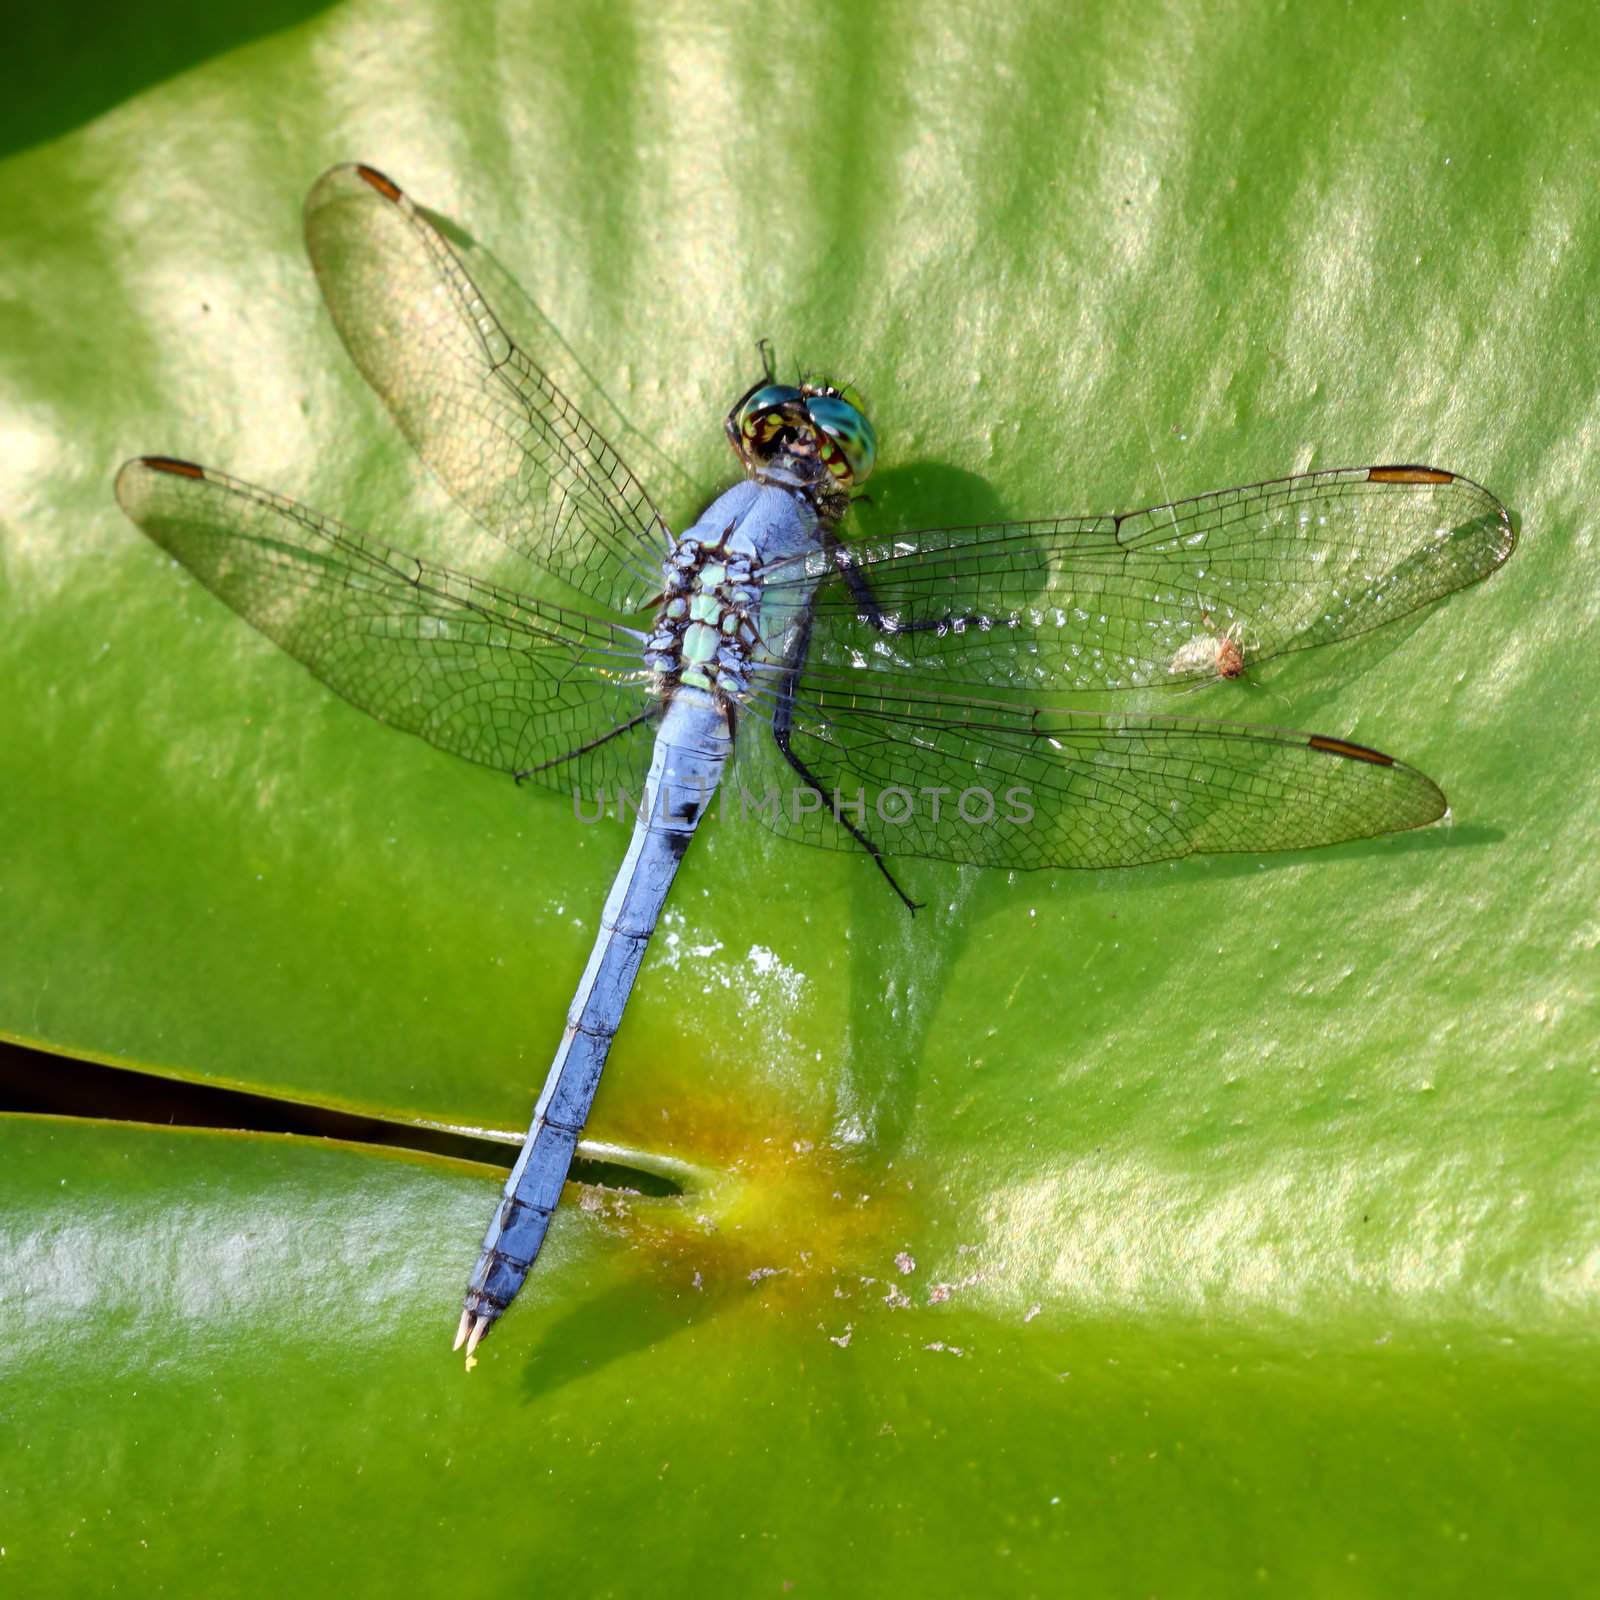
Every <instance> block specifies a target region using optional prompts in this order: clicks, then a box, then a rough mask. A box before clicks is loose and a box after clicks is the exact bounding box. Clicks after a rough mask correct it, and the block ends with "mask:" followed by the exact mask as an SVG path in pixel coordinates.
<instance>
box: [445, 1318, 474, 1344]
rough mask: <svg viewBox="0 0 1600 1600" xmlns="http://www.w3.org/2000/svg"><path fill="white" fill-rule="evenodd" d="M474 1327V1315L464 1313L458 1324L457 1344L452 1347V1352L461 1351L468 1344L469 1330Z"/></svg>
mask: <svg viewBox="0 0 1600 1600" xmlns="http://www.w3.org/2000/svg"><path fill="white" fill-rule="evenodd" d="M471 1326H472V1313H471V1312H470V1311H463V1312H462V1313H461V1321H460V1322H458V1323H457V1324H456V1342H455V1343H454V1344H453V1345H451V1346H450V1348H451V1349H452V1350H459V1349H460V1348H461V1347H462V1345H464V1344H465V1343H466V1342H467V1330H468V1329H469V1328H470V1327H471Z"/></svg>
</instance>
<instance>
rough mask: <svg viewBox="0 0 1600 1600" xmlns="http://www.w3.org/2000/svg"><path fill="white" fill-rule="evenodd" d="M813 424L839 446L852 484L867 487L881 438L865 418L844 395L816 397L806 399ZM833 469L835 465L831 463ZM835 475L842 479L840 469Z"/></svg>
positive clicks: (811, 396) (814, 395) (807, 409)
mask: <svg viewBox="0 0 1600 1600" xmlns="http://www.w3.org/2000/svg"><path fill="white" fill-rule="evenodd" d="M806 411H807V413H808V414H809V416H810V418H811V420H812V421H813V422H814V423H816V425H817V426H818V427H819V428H821V429H822V431H823V432H824V433H825V434H826V435H827V436H828V437H829V438H830V439H831V440H832V441H833V442H834V444H835V445H837V446H838V449H839V454H840V455H841V456H842V457H843V465H844V466H845V468H846V469H847V470H848V473H849V477H850V481H851V482H852V483H864V482H865V481H866V480H867V479H868V478H869V477H870V476H871V475H872V468H873V464H874V463H875V462H876V461H877V459H878V436H877V434H876V433H874V432H873V429H872V424H871V423H870V422H868V421H867V419H866V416H865V414H864V413H863V412H862V411H860V410H859V409H858V408H857V407H856V406H855V405H854V404H852V402H851V401H849V400H847V399H845V397H844V395H842V394H813V395H809V396H807V398H806ZM829 465H830V467H831V466H833V463H832V462H831V461H830V462H829ZM835 474H836V475H839V474H838V472H837V468H835Z"/></svg>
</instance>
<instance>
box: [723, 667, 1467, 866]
mask: <svg viewBox="0 0 1600 1600" xmlns="http://www.w3.org/2000/svg"><path fill="white" fill-rule="evenodd" d="M753 709H755V710H757V712H758V714H759V715H760V716H761V717H762V718H763V719H766V720H768V721H770V720H772V719H773V718H775V717H776V716H777V714H778V709H779V701H778V696H777V694H776V693H775V692H774V691H773V690H771V689H770V688H763V689H761V690H759V691H758V692H757V695H756V696H755V700H754V703H753ZM749 731H750V733H751V734H752V735H756V738H755V740H753V741H752V742H754V743H759V744H760V745H763V746H765V747H767V748H766V749H765V750H763V751H761V752H759V753H758V754H757V756H756V758H755V760H754V762H753V763H752V765H751V766H750V767H749V768H747V770H746V772H745V774H743V775H742V776H741V781H742V783H743V784H744V786H745V788H746V789H747V790H750V791H751V793H752V796H753V798H752V800H751V801H750V802H741V803H745V804H746V811H747V813H748V814H759V815H760V817H761V820H762V821H763V822H765V823H766V825H767V826H768V827H770V828H772V829H773V831H774V832H776V833H779V834H782V835H783V836H785V837H787V838H793V839H799V840H801V841H803V842H804V843H807V844H814V845H822V846H824V847H827V848H830V849H857V848H859V847H860V840H859V839H858V838H857V837H855V836H853V835H852V834H851V833H850V832H849V831H848V830H847V828H846V827H845V826H844V825H843V824H842V823H841V821H840V820H839V818H841V817H842V818H844V819H845V821H848V822H851V823H855V824H856V825H857V826H858V828H859V830H860V832H862V833H864V834H865V835H866V836H867V838H868V839H870V840H871V842H872V843H873V844H874V845H875V846H876V847H877V849H878V850H879V851H880V852H881V853H882V854H884V855H886V856H891V857H893V856H926V857H929V858H931V859H933V860H936V861H955V862H962V863H968V864H974V865H979V866H989V867H1011V868H1024V869H1026V868H1039V867H1128V866H1136V865H1139V864H1141V863H1144V862H1150V861H1163V860H1167V859H1170V858H1172V857H1176V856H1186V855H1189V854H1191V853H1197V852H1212V851H1241V850H1242V851H1250V852H1257V851H1269V850H1302V849H1306V848H1308V847H1310V846H1314V845H1325V844H1337V843H1339V842H1340V841H1342V840H1347V839H1361V838H1367V837H1369V836H1371V835H1374V834H1380V833H1394V832H1398V831H1401V830H1403V829H1406V828H1418V827H1421V826H1423V825H1424V824H1425V823H1429V822H1433V821H1435V820H1437V819H1438V818H1439V817H1440V816H1442V815H1443V814H1444V810H1445V798H1444V796H1443V794H1441V793H1440V791H1439V790H1438V788H1437V787H1436V786H1435V785H1434V784H1433V783H1432V782H1431V781H1430V780H1429V779H1428V778H1426V777H1424V776H1423V775H1422V774H1421V773H1420V772H1417V771H1416V770H1415V769H1414V768H1411V767H1408V766H1405V765H1404V764H1402V763H1401V762H1398V761H1395V760H1394V759H1392V758H1391V757H1389V756H1386V755H1383V754H1380V753H1379V752H1378V751H1375V750H1368V749H1366V748H1365V747H1364V746H1361V745H1356V744H1351V743H1349V742H1348V741H1346V740H1342V739H1332V738H1325V737H1322V736H1320V735H1316V734H1306V733H1296V732H1292V731H1289V730H1286V729H1281V728H1267V727H1253V726H1250V725H1247V724H1243V723H1227V722H1203V721H1195V720H1190V719H1185V718H1179V717H1162V716H1144V715H1128V716H1122V715H1096V714H1092V713H1087V712H1075V711H1067V710H1057V709H1054V708H1050V707H1043V706H1026V705H1006V704H1001V703H988V702H984V701H979V700H966V699H962V698H958V697H956V696H951V695H940V694H919V693H916V692H913V691H907V692H904V693H901V692H898V691H895V690H892V689H880V688H879V687H878V686H877V685H876V684H872V683H870V682H868V681H867V680H864V679H863V678H862V677H861V676H860V675H856V677H855V678H854V679H853V680H852V679H848V678H844V677H840V678H837V679H835V678H833V677H827V676H825V677H823V678H821V679H820V680H817V681H809V680H808V684H807V688H806V690H805V692H804V693H803V694H802V696H801V698H800V699H799V700H798V701H797V703H796V705H795V707H794V710H793V725H792V728H791V731H790V735H789V742H790V749H791V751H792V753H793V755H794V757H795V758H796V759H797V760H798V761H799V762H800V763H802V764H803V765H804V766H805V767H806V769H807V770H808V771H809V772H810V774H811V775H812V777H813V778H814V779H815V780H816V783H817V785H818V786H819V787H820V788H821V790H822V791H823V793H824V795H825V796H826V798H825V799H824V800H823V801H822V803H821V804H820V806H819V805H818V804H817V803H816V801H815V799H814V798H811V797H807V798H802V797H801V796H800V794H799V791H801V790H803V789H804V788H805V784H804V781H803V780H802V779H801V778H800V777H799V775H798V774H797V773H796V772H795V771H794V770H793V769H792V768H791V767H789V766H788V765H787V764H786V763H785V762H784V761H783V760H782V758H781V756H779V755H778V754H777V753H776V752H775V750H774V748H773V740H772V738H771V736H770V732H768V730H766V729H761V728H759V727H755V728H751V729H750V730H749ZM763 734H765V735H766V736H765V737H764V738H763V737H761V735H763ZM774 792H775V793H776V794H777V799H778V804H777V805H776V806H767V807H765V809H763V808H762V802H763V801H764V800H765V799H766V798H767V797H768V796H769V795H771V794H773V793H774ZM835 796H837V797H838V809H837V811H836V810H835ZM935 801H937V805H936V804H935ZM897 817H898V818H899V820H895V819H896V818H897Z"/></svg>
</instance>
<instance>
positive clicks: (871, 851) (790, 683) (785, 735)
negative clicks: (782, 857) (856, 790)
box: [772, 614, 922, 916]
mask: <svg viewBox="0 0 1600 1600" xmlns="http://www.w3.org/2000/svg"><path fill="white" fill-rule="evenodd" d="M810 643H811V618H810V616H809V614H808V615H807V617H806V620H805V624H804V626H803V627H802V628H801V629H800V633H799V637H798V638H797V639H796V641H795V645H794V649H793V651H792V653H791V655H790V658H789V661H788V662H787V663H786V664H785V671H784V677H783V687H782V688H781V689H780V690H779V691H778V697H777V698H778V703H777V705H776V707H775V708H774V710H773V715H772V738H773V741H774V743H775V744H776V745H777V746H778V749H779V751H780V752H781V754H782V756H783V759H784V760H785V761H787V762H788V763H789V765H790V766H791V767H793V768H794V770H795V771H796V772H797V773H798V774H799V775H800V776H801V777H802V778H803V779H804V780H805V782H806V784H807V785H808V787H810V788H812V789H814V790H816V792H817V793H818V794H820V795H821V796H822V797H823V799H827V797H828V791H827V790H826V789H824V788H823V787H822V785H821V784H820V783H819V782H818V781H817V777H816V774H815V773H813V772H812V770H811V769H810V768H809V767H808V766H807V765H806V764H805V762H804V761H802V760H801V759H800V757H799V756H797V755H796V754H795V753H794V751H793V750H792V749H790V747H789V731H790V729H791V727H792V726H793V724H794V686H795V683H796V681H797V680H798V678H799V676H800V668H801V667H802V666H804V665H805V659H806V650H807V649H808V647H809V646H810ZM834 816H835V818H836V819H837V820H838V821H839V822H841V823H843V824H844V826H845V828H846V829H847V830H848V831H849V833H850V836H851V837H852V838H853V839H854V840H855V841H856V843H857V844H859V845H860V846H861V848H862V849H863V850H865V851H866V852H867V854H868V855H869V856H871V857H872V862H873V865H874V866H875V867H877V869H878V871H879V872H881V873H882V874H883V876H884V878H885V879H886V880H887V881H888V884H889V887H890V888H891V889H893V890H894V892H895V893H896V894H897V895H899V896H900V903H901V905H903V906H904V907H905V908H906V910H907V911H909V912H910V913H911V914H912V916H915V915H916V914H917V912H918V911H920V910H921V909H922V901H920V900H913V899H912V898H911V896H910V895H908V894H907V893H906V892H905V890H904V889H902V888H901V887H900V882H899V880H898V879H897V878H896V877H895V875H894V874H893V873H892V872H891V871H890V870H889V864H888V863H887V862H886V861H885V860H884V859H883V852H882V851H881V850H879V849H878V847H877V845H875V844H874V843H873V842H872V840H871V839H870V838H869V837H868V836H867V834H866V833H865V832H863V830H862V829H860V828H858V827H857V826H856V825H855V823H853V822H852V821H851V820H850V819H849V818H848V817H846V816H844V815H843V814H842V813H841V812H840V811H839V810H837V809H835V811H834Z"/></svg>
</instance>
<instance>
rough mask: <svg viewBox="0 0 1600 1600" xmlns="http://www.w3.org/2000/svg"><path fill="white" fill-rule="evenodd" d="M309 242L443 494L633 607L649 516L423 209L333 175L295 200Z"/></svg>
mask: <svg viewBox="0 0 1600 1600" xmlns="http://www.w3.org/2000/svg"><path fill="white" fill-rule="evenodd" d="M305 235H306V249H307V251H308V252H309V254H310V256H311V264H312V266H313V267H314V268H315V270H316V274H317V280H318V282H319V283H320V284H321V285H322V293H323V298H324V299H325V300H326V301H327V304H328V310H329V312H330V313H331V314H332V316H333V321H334V325H335V326H336V327H337V328H338V330H339V336H340V338H342V339H343V340H344V343H345V347H346V348H347V349H348V350H349V352H350V355H351V357H352V359H353V360H354V361H355V364H356V365H357V366H358V367H359V368H360V369H361V372H362V374H363V376H364V377H365V378H366V380H367V381H368V383H370V384H371V385H372V387H373V388H374V389H375V390H376V391H377V393H378V395H379V397H380V398H381V399H382V400H383V402H384V404H385V405H386V406H388V408H389V410H390V411H391V412H392V413H393V414H394V418H395V420H396V421H397V422H398V423H399V424H400V428H401V431H402V432H403V433H404V434H405V436H406V437H407V438H408V439H409V440H410V441H411V443H412V445H413V446H415V448H416V450H417V453H418V454H419V455H420V456H421V457H422V459H423V460H424V461H425V462H427V464H428V465H429V467H431V468H432V469H433V471H434V472H435V473H436V474H437V476H438V477H439V479H440V481H441V482H442V483H443V484H444V485H445V487H446V488H447V489H448V490H449V491H450V493H451V494H453V495H454V496H455V498H456V499H457V500H458V501H459V502H460V503H461V504H462V505H463V506H465V507H466V509H467V510H468V511H469V512H471V513H472V515H473V516H474V517H476V518H477V520H478V521H479V522H480V523H482V525H483V526H484V527H486V528H487V529H489V531H490V532H491V533H493V534H495V535H496V536H497V537H499V538H501V539H503V540H504V541H505V542H506V543H507V544H508V545H510V546H511V547H512V548H513V549H514V550H517V551H519V552H521V553H522V554H523V555H525V556H527V557H528V558H529V559H530V560H532V561H534V562H536V563H537V564H538V565H539V566H541V567H543V568H544V569H545V571H547V572H549V573H552V574H554V575H555V576H556V577H557V578H560V579H561V580H562V581H563V582H566V583H569V584H571V585H572V586H573V587H574V588H576V589H578V590H580V591H582V592H583V593H584V594H587V595H589V596H590V597H591V598H593V599H595V600H597V601H600V602H601V603H602V604H604V605H607V606H610V607H612V608H613V609H614V610H618V611H622V612H630V611H634V610H637V609H638V608H639V607H640V606H641V605H642V604H644V603H645V602H646V601H647V600H648V599H649V598H650V596H652V595H653V594H654V593H655V592H656V591H657V590H658V589H659V588H660V582H661V565H662V562H663V561H664V560H665V558H666V555H667V553H668V549H669V546H670V539H669V537H668V533H667V529H666V525H665V523H663V521H662V519H661V515H660V513H659V512H658V511H657V510H656V508H655V507H654V506H653V505H652V504H651V502H650V499H649V497H648V496H647V495H646V494H645V492H644V490H643V489H642V488H641V487H640V486H639V483H638V481H637V480H636V479H635V478H634V476H633V474H632V473H631V472H630V471H629V470H628V468H627V466H626V465H625V464H624V463H623V461H622V459H621V458H620V457H619V456H618V455H617V453H616V451H615V450H613V449H612V448H611V446H610V445H609V444H607V443H606V441H605V440H604V439H603V438H602V437H601V436H600V435H599V433H597V432H596V431H595V429H594V428H593V427H592V426H591V425H590V424H589V423H588V422H586V421H585V420H584V418H583V417H582V416H581V415H580V414H579V412H578V411H577V409H576V408H575V407H574V406H573V404H572V402H571V401H569V400H568V399H567V398H566V396H565V395H563V394H562V393H561V391H560V390H559V389H557V388H556V386H555V385H554V384H553V383H552V382H551V381H550V379H549V377H548V376H546V374H545V373H544V372H543V371H541V370H540V368H539V367H537V366H536V365H535V364H534V363H533V362H532V361H530V360H529V359H528V357H527V356H526V355H525V354H524V353H523V352H522V351H521V350H519V349H518V348H517V346H516V345H515V344H514V343H513V342H512V341H511V338H510V336H509V335H508V334H507V332H506V330H505V328H504V327H502V326H501V323H500V320H499V318H498V317H497V316H496V315H495V313H494V311H493V309H492V308H491V307H490V306H489V305H488V304H487V302H486V301H485V300H484V298H483V296H482V294H481V293H480V292H479V290H478V287H477V285H476V284H475V283H474V282H473V281H472V279H471V277H469V276H468V274H467V271H466V268H465V267H464V266H463V265H462V263H461V260H460V258H459V257H458V256H457V254H456V252H455V251H454V250H453V249H452V248H451V247H450V245H449V244H448V242H447V241H446V240H445V238H444V235H443V234H441V233H440V231H439V230H438V229H437V228H436V227H435V226H434V225H433V223H432V222H431V221H429V220H428V218H427V217H426V216H425V215H424V214H423V212H422V211H421V210H419V209H418V208H417V207H416V206H415V205H414V204H412V202H411V200H410V198H409V197H408V196H407V195H405V194H404V193H402V192H401V190H400V189H399V188H397V187H396V186H395V185H394V184H393V183H391V182H390V181H389V180H388V179H387V178H385V177H384V176H383V174H382V173H379V172H375V171H374V170H373V169H372V168H370V167H362V166H342V167H334V168H333V169H332V170H331V171H329V172H326V173H324V174H323V176H322V177H321V178H319V179H318V180H317V182H316V184H315V185H314V186H313V188H312V190H311V193H310V194H309V195H308V196H307V197H306V205H305Z"/></svg>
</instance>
